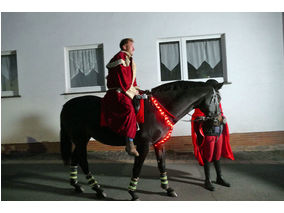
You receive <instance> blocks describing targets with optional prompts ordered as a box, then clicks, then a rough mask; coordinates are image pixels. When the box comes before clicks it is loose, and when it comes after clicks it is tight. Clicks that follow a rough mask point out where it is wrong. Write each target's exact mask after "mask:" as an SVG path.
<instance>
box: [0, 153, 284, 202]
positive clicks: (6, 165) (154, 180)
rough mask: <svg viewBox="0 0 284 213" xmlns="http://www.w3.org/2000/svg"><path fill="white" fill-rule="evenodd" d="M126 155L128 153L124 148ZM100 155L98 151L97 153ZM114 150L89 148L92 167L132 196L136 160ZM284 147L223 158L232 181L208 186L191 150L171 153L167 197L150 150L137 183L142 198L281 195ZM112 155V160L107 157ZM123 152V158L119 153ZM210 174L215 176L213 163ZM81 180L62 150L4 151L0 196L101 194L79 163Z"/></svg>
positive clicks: (111, 190) (113, 191)
mask: <svg viewBox="0 0 284 213" xmlns="http://www.w3.org/2000/svg"><path fill="white" fill-rule="evenodd" d="M120 155H121V156H124V153H121V154H120ZM98 156H99V157H98ZM121 156H120V157H117V156H110V154H109V153H106V154H97V153H89V164H90V170H91V171H92V173H93V174H94V176H95V178H96V179H97V181H98V182H99V184H101V185H102V187H103V188H104V189H105V192H106V193H107V195H108V198H107V199H105V200H111V201H115V200H118V201H128V200H130V199H131V197H130V195H129V194H128V192H127V187H128V184H129V180H130V176H131V171H132V160H131V158H128V157H127V156H124V159H123V158H121ZM283 156H284V151H274V152H239V153H235V157H236V160H235V161H229V160H223V164H222V168H223V175H224V177H225V179H226V180H228V181H229V182H230V183H231V184H232V187H230V188H226V187H222V186H220V185H216V184H215V188H216V190H215V191H214V192H210V191H208V190H206V189H205V188H204V187H203V180H204V172H203V167H201V166H199V165H198V163H197V161H195V160H194V158H193V155H192V154H184V155H177V154H170V155H169V156H168V160H167V168H168V178H169V183H170V186H171V187H172V188H174V189H175V191H176V193H177V194H178V197H176V198H172V197H168V196H167V195H166V193H165V192H164V191H163V190H162V189H161V188H160V180H159V172H158V169H157V163H156V161H155V158H154V156H153V153H152V154H151V153H150V156H149V159H148V160H146V161H145V164H144V167H143V169H142V174H141V177H140V180H139V183H138V190H137V192H138V194H139V196H140V199H141V200H142V201H283V200H284V157H283ZM108 157H109V158H112V159H113V160H108V159H107V158H108ZM116 158H119V159H116ZM211 173H212V177H213V178H212V179H213V180H214V179H215V177H216V173H215V170H214V167H213V165H212V167H211ZM78 177H79V181H80V182H81V184H82V185H83V187H84V189H85V192H84V193H81V194H78V193H76V192H74V191H73V189H72V187H71V186H70V185H69V179H68V178H69V168H68V167H64V166H63V164H62V162H61V161H60V159H59V156H58V155H55V154H53V155H47V154H45V155H44V156H40V155H34V156H15V157H13V156H12V157H11V156H8V157H5V156H2V169H1V178H2V186H1V199H2V201H55V200H62V201H63V200H66V201H68V200H76V201H96V200H99V199H98V198H97V197H96V194H95V192H93V191H92V190H91V189H90V188H89V187H88V185H87V181H86V179H85V176H84V175H83V174H82V172H81V170H80V169H79V175H78Z"/></svg>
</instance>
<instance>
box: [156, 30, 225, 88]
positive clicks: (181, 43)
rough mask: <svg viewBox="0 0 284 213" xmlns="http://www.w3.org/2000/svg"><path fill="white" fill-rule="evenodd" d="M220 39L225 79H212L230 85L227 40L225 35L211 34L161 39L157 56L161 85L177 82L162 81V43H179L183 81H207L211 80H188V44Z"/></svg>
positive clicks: (158, 42)
mask: <svg viewBox="0 0 284 213" xmlns="http://www.w3.org/2000/svg"><path fill="white" fill-rule="evenodd" d="M216 38H218V39H220V42H221V58H222V65H223V67H222V68H223V77H212V78H210V79H215V80H217V81H219V82H225V83H226V84H230V82H229V81H228V70H227V57H226V40H225V33H220V34H209V35H197V36H182V37H172V38H160V39H158V40H157V55H158V79H159V82H160V83H168V82H172V81H176V80H170V81H162V74H161V60H160V43H167V42H179V49H180V63H181V66H180V67H181V79H180V80H185V81H207V80H208V79H209V78H199V79H188V67H187V52H186V42H187V41H193V40H210V39H216Z"/></svg>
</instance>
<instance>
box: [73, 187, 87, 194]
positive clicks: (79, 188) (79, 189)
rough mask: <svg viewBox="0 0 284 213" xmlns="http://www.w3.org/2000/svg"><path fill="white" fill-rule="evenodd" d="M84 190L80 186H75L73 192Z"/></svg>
mask: <svg viewBox="0 0 284 213" xmlns="http://www.w3.org/2000/svg"><path fill="white" fill-rule="evenodd" d="M84 191H85V190H84V188H83V187H82V186H75V192H78V193H83V192H84Z"/></svg>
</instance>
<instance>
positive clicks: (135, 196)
mask: <svg viewBox="0 0 284 213" xmlns="http://www.w3.org/2000/svg"><path fill="white" fill-rule="evenodd" d="M128 193H129V194H130V195H131V197H132V199H131V201H140V199H139V197H138V195H137V194H136V193H135V191H131V190H128Z"/></svg>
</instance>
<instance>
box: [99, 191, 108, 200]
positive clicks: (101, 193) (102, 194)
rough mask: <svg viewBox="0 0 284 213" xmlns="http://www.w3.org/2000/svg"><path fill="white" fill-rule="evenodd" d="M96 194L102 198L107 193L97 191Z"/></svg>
mask: <svg viewBox="0 0 284 213" xmlns="http://www.w3.org/2000/svg"><path fill="white" fill-rule="evenodd" d="M97 196H98V198H100V199H104V198H106V197H107V194H106V193H105V192H97Z"/></svg>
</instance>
